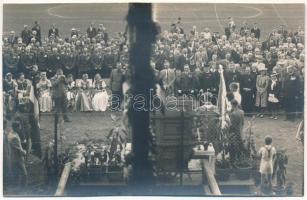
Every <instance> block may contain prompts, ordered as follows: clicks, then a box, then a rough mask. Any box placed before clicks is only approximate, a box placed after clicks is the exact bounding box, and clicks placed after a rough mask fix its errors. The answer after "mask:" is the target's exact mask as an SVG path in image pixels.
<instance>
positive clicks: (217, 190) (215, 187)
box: [202, 159, 222, 195]
mask: <svg viewBox="0 0 307 200" xmlns="http://www.w3.org/2000/svg"><path fill="white" fill-rule="evenodd" d="M202 166H203V169H204V171H205V175H206V176H207V179H208V183H209V186H210V190H211V192H212V194H213V195H222V194H221V191H220V188H219V186H218V184H217V182H216V179H215V177H214V172H213V170H212V169H211V166H210V163H209V161H208V160H207V159H203V160H202Z"/></svg>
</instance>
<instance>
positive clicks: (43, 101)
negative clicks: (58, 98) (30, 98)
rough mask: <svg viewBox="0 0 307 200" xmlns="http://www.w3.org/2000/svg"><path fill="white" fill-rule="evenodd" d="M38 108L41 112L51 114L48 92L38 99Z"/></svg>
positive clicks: (50, 100)
mask: <svg viewBox="0 0 307 200" xmlns="http://www.w3.org/2000/svg"><path fill="white" fill-rule="evenodd" d="M39 106H40V111H41V112H51V110H52V99H51V96H50V93H49V92H44V93H42V95H41V96H40V97H39Z"/></svg>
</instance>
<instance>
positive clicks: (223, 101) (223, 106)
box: [217, 65, 227, 129]
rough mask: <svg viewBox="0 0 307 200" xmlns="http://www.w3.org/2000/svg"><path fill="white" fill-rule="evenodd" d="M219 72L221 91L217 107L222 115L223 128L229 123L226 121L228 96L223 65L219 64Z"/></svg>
mask: <svg viewBox="0 0 307 200" xmlns="http://www.w3.org/2000/svg"><path fill="white" fill-rule="evenodd" d="M219 73H220V84H219V93H218V100H217V109H218V112H219V114H220V115H221V128H222V129H224V128H225V127H226V125H227V122H226V110H227V98H226V94H227V92H226V84H225V79H224V73H223V66H222V65H219Z"/></svg>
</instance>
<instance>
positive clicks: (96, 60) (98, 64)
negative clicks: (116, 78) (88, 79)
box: [91, 47, 104, 77]
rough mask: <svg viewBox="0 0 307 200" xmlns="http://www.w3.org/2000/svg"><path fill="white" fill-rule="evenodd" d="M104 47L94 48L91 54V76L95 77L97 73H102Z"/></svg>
mask: <svg viewBox="0 0 307 200" xmlns="http://www.w3.org/2000/svg"><path fill="white" fill-rule="evenodd" d="M101 50H102V48H101V47H100V48H96V49H94V53H93V54H92V55H91V66H92V70H91V76H92V77H94V75H95V74H97V73H98V74H100V73H101V69H102V65H103V60H104V57H103V54H102V51H101Z"/></svg>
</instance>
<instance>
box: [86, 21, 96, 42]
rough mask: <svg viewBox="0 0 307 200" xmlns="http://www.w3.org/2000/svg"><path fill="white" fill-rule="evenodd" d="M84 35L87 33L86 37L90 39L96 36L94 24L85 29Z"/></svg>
mask: <svg viewBox="0 0 307 200" xmlns="http://www.w3.org/2000/svg"><path fill="white" fill-rule="evenodd" d="M86 33H87V37H89V38H91V39H92V38H94V37H95V36H96V35H97V30H96V28H95V27H94V23H91V25H90V26H89V27H88V28H87V30H86Z"/></svg>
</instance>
